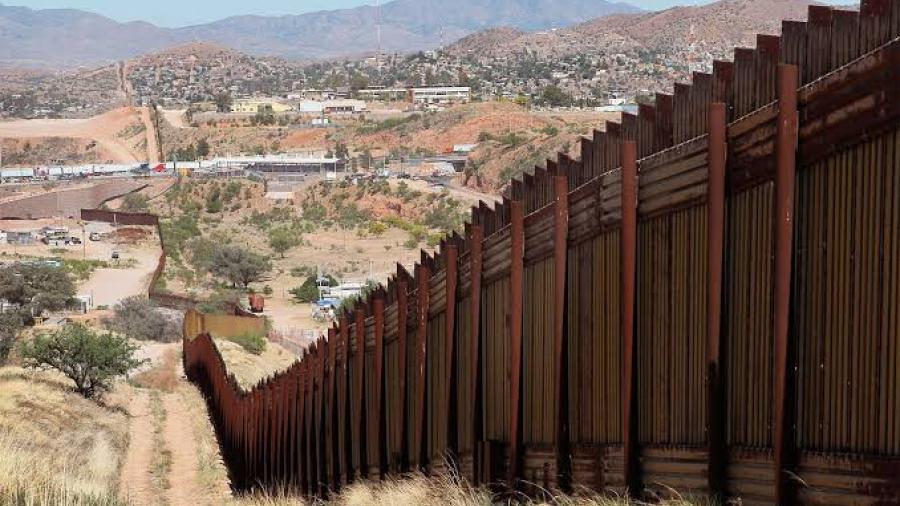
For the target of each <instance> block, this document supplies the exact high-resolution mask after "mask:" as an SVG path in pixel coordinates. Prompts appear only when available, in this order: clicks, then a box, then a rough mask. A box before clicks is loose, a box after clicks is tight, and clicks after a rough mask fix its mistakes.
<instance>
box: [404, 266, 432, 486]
mask: <svg viewBox="0 0 900 506" xmlns="http://www.w3.org/2000/svg"><path fill="white" fill-rule="evenodd" d="M423 260H425V258H423ZM417 281H418V287H417V289H416V295H417V296H418V301H417V304H416V311H417V314H416V322H417V325H416V347H415V350H416V356H415V361H416V363H415V372H416V377H415V384H414V389H415V393H416V398H415V409H416V411H415V413H413V420H414V421H415V422H414V423H415V426H414V427H413V428H412V434H413V442H414V447H415V448H414V450H415V452H413V448H411V449H410V456H409V460H410V464H411V465H412V467H413V469H414V470H415V469H417V468H418V467H419V466H424V465H425V464H426V463H427V462H426V461H423V459H422V453H423V452H422V449H423V446H424V441H425V438H424V433H423V432H424V429H425V357H426V353H427V350H426V345H427V338H428V309H429V306H430V303H431V301H430V299H431V297H429V289H428V287H429V284H430V281H431V268H430V267H429V263H428V262H425V261H423V262H422V263H421V264H420V265H419V266H418V279H417Z"/></svg>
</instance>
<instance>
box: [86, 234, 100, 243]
mask: <svg viewBox="0 0 900 506" xmlns="http://www.w3.org/2000/svg"><path fill="white" fill-rule="evenodd" d="M88 239H90V240H92V241H99V240H100V234H99V233H98V232H91V235H90V236H89V237H88Z"/></svg>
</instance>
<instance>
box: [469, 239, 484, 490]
mask: <svg viewBox="0 0 900 506" xmlns="http://www.w3.org/2000/svg"><path fill="white" fill-rule="evenodd" d="M470 233H471V236H470V244H471V250H470V255H469V261H470V262H471V272H470V274H469V275H470V277H471V280H472V281H471V289H470V292H471V293H470V295H469V339H470V340H471V343H470V350H471V353H472V374H474V376H475V377H474V378H473V379H472V382H471V383H472V390H471V392H470V396H469V399H471V403H472V406H471V408H470V409H469V413H472V414H473V417H472V418H473V420H472V424H473V425H474V429H473V431H472V434H473V437H474V439H475V441H476V442H477V441H479V440H480V439H479V438H480V436H481V430H480V427H481V419H480V417H479V416H478V415H477V413H478V411H477V409H476V402H477V399H478V387H479V383H478V381H477V378H479V377H480V376H481V375H480V374H479V373H478V367H479V363H478V357H479V343H480V342H481V271H482V265H483V259H482V254H483V241H484V228H483V227H482V225H481V223H480V222H477V223H474V224H473V225H472V228H471V229H470ZM472 474H473V476H471V477H470V479H471V480H472V483H475V484H477V483H478V466H477V465H473V466H472Z"/></svg>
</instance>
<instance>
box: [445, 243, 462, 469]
mask: <svg viewBox="0 0 900 506" xmlns="http://www.w3.org/2000/svg"><path fill="white" fill-rule="evenodd" d="M445 247H446V249H445V252H446V256H445V259H446V262H447V264H446V268H445V272H446V276H447V277H446V286H445V289H446V304H447V305H446V315H445V318H444V331H445V332H444V336H445V338H446V340H447V342H446V353H445V355H444V367H445V368H446V369H445V370H446V371H447V372H446V374H445V375H444V388H443V392H444V400H445V402H446V413H447V434H446V436H447V448H446V449H445V451H446V452H447V453H448V454H453V455H456V450H457V449H458V447H457V446H456V445H455V444H454V443H455V442H456V432H457V427H456V413H455V412H454V411H453V406H454V405H455V404H456V403H455V402H454V401H453V400H451V395H452V394H453V392H454V391H455V390H456V389H455V388H453V386H452V385H453V383H454V381H453V378H455V377H456V374H455V373H454V370H453V366H454V365H455V364H454V361H453V354H454V353H455V348H456V342H455V337H456V336H455V335H454V332H455V329H456V287H457V283H458V281H457V272H458V265H457V262H458V260H459V246H458V245H456V244H449V243H448V244H446V245H445Z"/></svg>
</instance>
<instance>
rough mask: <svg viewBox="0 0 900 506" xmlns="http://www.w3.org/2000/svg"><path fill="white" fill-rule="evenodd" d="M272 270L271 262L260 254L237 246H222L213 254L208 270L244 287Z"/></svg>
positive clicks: (233, 284) (234, 284)
mask: <svg viewBox="0 0 900 506" xmlns="http://www.w3.org/2000/svg"><path fill="white" fill-rule="evenodd" d="M271 270H272V263H271V262H269V261H268V260H267V259H265V258H264V257H262V256H261V255H257V254H256V253H253V252H250V251H247V250H245V249H243V248H240V247H238V246H224V247H222V248H221V249H220V250H218V251H216V253H215V254H214V255H213V258H212V263H211V265H210V272H212V274H213V275H214V276H216V277H218V278H220V279H222V280H225V281H227V282H229V283H231V284H232V286H235V287H238V288H242V289H246V288H247V286H248V285H250V283H253V282H256V281H260V280H261V279H262V278H263V276H264V275H265V274H266V273H268V272H269V271H271Z"/></svg>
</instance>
